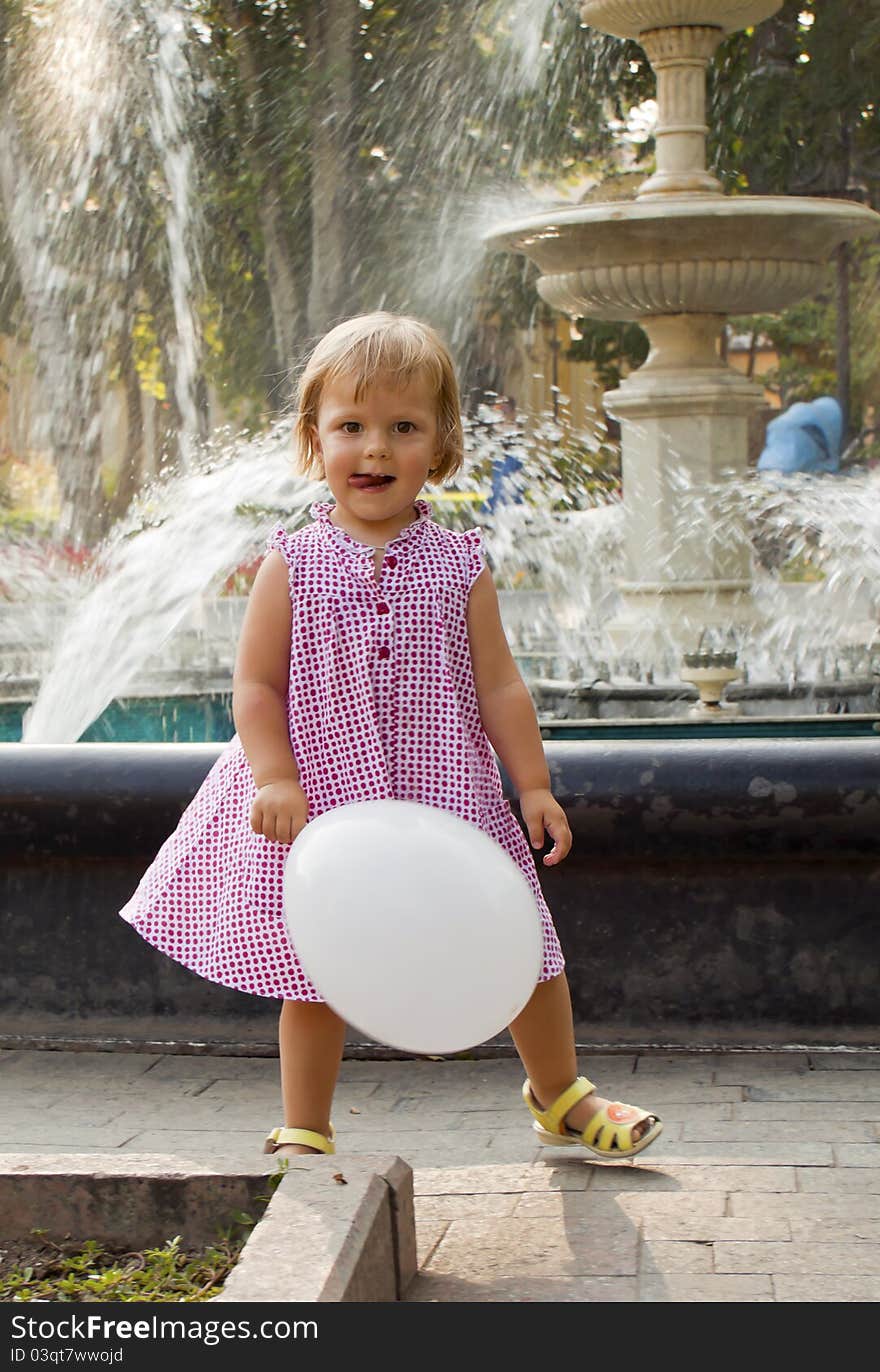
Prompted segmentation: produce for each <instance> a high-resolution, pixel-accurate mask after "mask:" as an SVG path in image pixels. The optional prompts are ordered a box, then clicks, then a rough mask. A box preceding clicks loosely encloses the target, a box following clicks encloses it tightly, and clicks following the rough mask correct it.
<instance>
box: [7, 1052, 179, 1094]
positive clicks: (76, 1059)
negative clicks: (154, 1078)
mask: <svg viewBox="0 0 880 1372" xmlns="http://www.w3.org/2000/svg"><path fill="white" fill-rule="evenodd" d="M196 1060H199V1061H200V1059H184V1061H196ZM163 1061H167V1059H163V1058H160V1057H150V1056H149V1054H147V1053H52V1052H35V1053H34V1054H33V1057H32V1059H31V1060H28V1058H27V1057H26V1056H23V1057H22V1058H21V1059H20V1060H19V1061H18V1062H15V1063H11V1064H10V1065H9V1066H8V1067H6V1068H5V1069H4V1071H3V1082H4V1084H5V1086H6V1088H7V1089H9V1088H10V1087H11V1086H12V1084H13V1083H14V1082H16V1081H27V1082H28V1083H30V1082H36V1083H37V1084H38V1085H40V1086H42V1087H46V1086H48V1085H54V1084H55V1083H56V1082H59V1081H60V1082H63V1083H64V1084H65V1085H66V1086H68V1087H69V1086H70V1085H71V1083H73V1082H78V1083H82V1084H83V1085H85V1084H88V1085H90V1086H91V1085H95V1084H98V1085H100V1084H101V1083H103V1082H108V1083H109V1082H139V1081H141V1080H142V1079H144V1080H145V1079H146V1078H147V1077H148V1076H149V1075H150V1071H151V1070H155V1068H156V1066H157V1065H158V1064H160V1063H161V1062H163Z"/></svg>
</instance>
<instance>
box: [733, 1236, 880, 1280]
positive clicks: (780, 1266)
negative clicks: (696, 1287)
mask: <svg viewBox="0 0 880 1372" xmlns="http://www.w3.org/2000/svg"><path fill="white" fill-rule="evenodd" d="M715 1270H716V1272H766V1273H768V1274H769V1275H775V1274H779V1275H784V1274H785V1273H798V1272H802V1273H809V1274H813V1275H817V1276H826V1275H827V1276H835V1277H836V1276H841V1275H855V1276H864V1275H867V1274H868V1273H880V1244H873V1243H859V1244H848V1243H815V1244H800V1243H794V1242H792V1243H716V1244H715Z"/></svg>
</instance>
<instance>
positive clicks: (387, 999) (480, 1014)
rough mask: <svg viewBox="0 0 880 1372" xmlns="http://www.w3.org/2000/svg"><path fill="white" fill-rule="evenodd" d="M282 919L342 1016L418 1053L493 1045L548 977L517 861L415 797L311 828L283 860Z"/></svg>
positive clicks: (536, 918)
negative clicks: (540, 979)
mask: <svg viewBox="0 0 880 1372" xmlns="http://www.w3.org/2000/svg"><path fill="white" fill-rule="evenodd" d="M284 914H285V919H286V922H287V927H288V930H289V933H290V937H291V939H292V941H293V945H294V947H295V949H296V952H297V955H298V957H299V959H300V961H301V963H302V965H303V967H304V968H305V971H306V972H307V974H308V976H309V977H310V978H311V980H312V982H313V983H314V985H315V986H316V987H317V989H318V991H320V993H321V995H322V996H323V997H324V999H325V1000H326V1002H327V1004H328V1005H329V1006H330V1007H331V1009H333V1010H335V1011H336V1013H337V1014H338V1015H339V1016H340V1017H341V1018H342V1019H345V1020H347V1021H348V1023H349V1024H350V1025H352V1026H354V1027H355V1028H357V1029H359V1030H360V1031H361V1032H362V1033H364V1034H366V1035H367V1036H368V1037H369V1038H372V1039H374V1040H376V1041H377V1042H378V1043H384V1044H388V1045H389V1046H391V1047H394V1048H402V1049H404V1050H405V1051H407V1052H411V1053H451V1052H458V1051H460V1050H461V1049H465V1048H471V1047H473V1046H474V1045H475V1044H479V1043H484V1042H485V1041H486V1040H487V1039H490V1038H492V1037H493V1036H494V1035H495V1034H497V1033H500V1032H501V1030H502V1029H504V1028H505V1026H506V1025H508V1024H509V1023H510V1021H511V1020H512V1019H514V1018H515V1017H516V1016H517V1015H518V1014H519V1012H520V1010H522V1009H523V1007H524V1006H525V1005H526V1003H527V1001H528V1000H529V999H530V997H531V994H532V992H533V991H534V989H535V984H536V982H537V980H538V977H539V976H540V972H541V963H542V953H543V930H542V926H541V916H540V913H539V911H538V908H537V905H536V903H535V897H534V894H533V892H532V889H531V887H530V886H529V883H528V881H527V880H526V878H525V877H524V876H523V874H522V872H521V871H520V869H519V868H518V867H517V865H516V863H515V862H514V861H513V859H512V858H511V857H509V856H508V854H507V853H506V852H505V851H504V849H503V848H501V847H500V845H499V844H497V843H496V842H495V841H494V840H493V839H491V838H490V837H489V836H488V834H484V833H483V831H482V830H481V829H478V828H477V827H476V826H475V825H473V824H469V823H468V822H467V821H466V820H463V819H460V818H459V817H458V816H457V815H453V814H450V812H449V811H448V810H440V809H435V808H434V807H432V806H428V805H421V804H417V803H416V802H414V801H407V800H370V801H363V802H360V803H358V804H353V805H343V806H340V807H339V808H337V809H335V810H327V811H326V812H325V813H324V814H323V815H319V816H318V818H317V819H313V820H312V821H311V822H310V823H309V824H307V825H306V826H305V828H304V829H302V830H301V831H300V833H299V834H298V835H297V837H296V839H295V841H294V843H293V844H292V846H291V849H290V853H289V855H288V857H287V861H286V864H285V869H284Z"/></svg>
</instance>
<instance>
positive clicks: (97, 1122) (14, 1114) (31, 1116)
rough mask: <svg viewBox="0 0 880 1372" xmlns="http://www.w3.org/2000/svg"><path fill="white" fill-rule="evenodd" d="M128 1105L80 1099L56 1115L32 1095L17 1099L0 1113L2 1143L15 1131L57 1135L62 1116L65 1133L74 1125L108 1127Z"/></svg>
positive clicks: (25, 1134)
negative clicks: (34, 1099) (38, 1104)
mask: <svg viewBox="0 0 880 1372" xmlns="http://www.w3.org/2000/svg"><path fill="white" fill-rule="evenodd" d="M127 1108H128V1107H127V1106H126V1104H125V1103H120V1104H117V1105H115V1106H113V1105H111V1104H110V1103H109V1102H108V1101H104V1100H95V1101H92V1102H91V1104H89V1102H87V1101H85V1100H82V1099H78V1100H77V1102H76V1104H75V1105H74V1106H72V1107H68V1108H67V1109H66V1110H65V1111H64V1113H63V1116H59V1115H53V1113H52V1112H51V1110H48V1111H47V1110H45V1109H42V1108H38V1107H36V1106H35V1105H33V1103H32V1102H31V1100H30V1097H28V1099H27V1101H17V1102H15V1103H13V1104H9V1105H7V1106H6V1107H5V1108H4V1109H3V1111H2V1114H0V1143H3V1142H5V1141H6V1139H7V1138H8V1137H9V1136H10V1135H12V1134H14V1135H16V1136H17V1137H19V1138H21V1137H24V1138H39V1137H40V1135H42V1134H46V1133H52V1134H54V1135H56V1136H57V1135H58V1133H59V1123H60V1122H61V1121H62V1120H63V1123H61V1129H62V1130H63V1131H64V1132H65V1133H66V1132H67V1131H69V1130H72V1129H100V1128H105V1127H106V1126H108V1125H110V1124H112V1123H113V1121H114V1120H115V1119H117V1117H118V1116H120V1115H121V1114H122V1113H123V1112H126V1111H127ZM129 1132H131V1131H130V1130H129Z"/></svg>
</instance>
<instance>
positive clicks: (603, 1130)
mask: <svg viewBox="0 0 880 1372" xmlns="http://www.w3.org/2000/svg"><path fill="white" fill-rule="evenodd" d="M624 1112H625V1113H624ZM618 1113H620V1114H621V1115H622V1118H617V1119H616V1118H615V1115H616V1114H618ZM648 1119H656V1116H655V1115H652V1114H651V1113H650V1111H649V1110H640V1109H639V1107H638V1106H637V1105H625V1104H624V1103H623V1101H619V1100H616V1101H612V1102H611V1104H610V1105H603V1107H602V1109H601V1110H597V1111H596V1113H595V1115H594V1116H593V1118H592V1119H591V1120H590V1121H589V1123H588V1124H587V1127H586V1129H584V1130H583V1132H582V1134H581V1138H582V1139H583V1141H584V1143H586V1144H589V1145H590V1147H592V1148H599V1149H601V1150H602V1152H603V1153H604V1152H608V1153H610V1154H615V1153H618V1152H627V1151H628V1150H629V1149H630V1148H632V1146H633V1137H632V1132H633V1129H634V1128H635V1127H636V1125H637V1124H641V1123H642V1121H643V1120H648ZM615 1145H616V1146H615Z"/></svg>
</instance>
